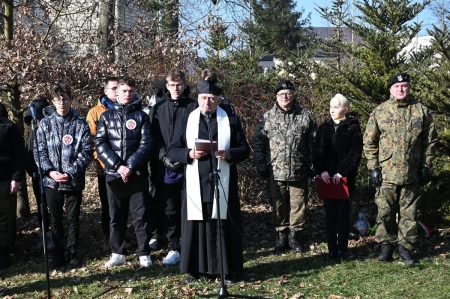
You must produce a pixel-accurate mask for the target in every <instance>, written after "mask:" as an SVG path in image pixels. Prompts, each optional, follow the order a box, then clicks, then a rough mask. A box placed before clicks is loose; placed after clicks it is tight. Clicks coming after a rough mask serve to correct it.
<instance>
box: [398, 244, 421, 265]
mask: <svg viewBox="0 0 450 299" xmlns="http://www.w3.org/2000/svg"><path fill="white" fill-rule="evenodd" d="M398 257H399V258H400V259H401V260H402V261H403V262H404V263H405V265H412V264H415V263H417V261H416V260H415V259H414V258H413V256H412V253H411V250H409V249H408V248H406V247H405V246H403V245H402V244H400V245H398Z"/></svg>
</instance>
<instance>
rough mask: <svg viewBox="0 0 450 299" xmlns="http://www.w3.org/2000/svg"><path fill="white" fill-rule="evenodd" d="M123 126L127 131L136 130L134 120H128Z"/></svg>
mask: <svg viewBox="0 0 450 299" xmlns="http://www.w3.org/2000/svg"><path fill="white" fill-rule="evenodd" d="M125 126H126V127H127V129H128V130H134V129H136V121H135V120H134V119H129V120H127V122H126V123H125Z"/></svg>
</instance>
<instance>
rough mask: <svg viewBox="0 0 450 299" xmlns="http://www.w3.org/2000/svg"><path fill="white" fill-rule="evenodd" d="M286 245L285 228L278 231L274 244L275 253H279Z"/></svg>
mask: <svg viewBox="0 0 450 299" xmlns="http://www.w3.org/2000/svg"><path fill="white" fill-rule="evenodd" d="M287 247H288V236H287V233H286V230H282V231H279V232H278V235H277V243H276V244H275V253H276V254H281V253H282V252H283V251H284V250H285V249H286V248H287Z"/></svg>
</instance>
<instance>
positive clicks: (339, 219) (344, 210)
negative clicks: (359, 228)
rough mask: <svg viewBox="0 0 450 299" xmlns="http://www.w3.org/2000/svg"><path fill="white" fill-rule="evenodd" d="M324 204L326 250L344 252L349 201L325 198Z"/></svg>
mask: <svg viewBox="0 0 450 299" xmlns="http://www.w3.org/2000/svg"><path fill="white" fill-rule="evenodd" d="M324 206H325V226H326V231H327V243H328V251H344V252H345V251H347V249H348V233H349V229H350V219H349V217H350V201H349V200H331V199H325V200H324ZM336 233H337V234H338V236H336Z"/></svg>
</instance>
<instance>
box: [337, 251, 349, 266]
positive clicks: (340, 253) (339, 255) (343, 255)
mask: <svg viewBox="0 0 450 299" xmlns="http://www.w3.org/2000/svg"><path fill="white" fill-rule="evenodd" d="M346 258H347V252H345V251H338V252H337V254H336V261H337V262H338V263H340V262H342V261H345V260H346Z"/></svg>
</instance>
